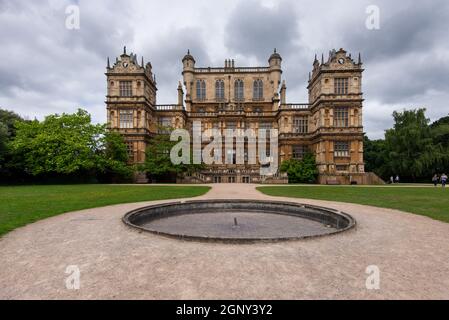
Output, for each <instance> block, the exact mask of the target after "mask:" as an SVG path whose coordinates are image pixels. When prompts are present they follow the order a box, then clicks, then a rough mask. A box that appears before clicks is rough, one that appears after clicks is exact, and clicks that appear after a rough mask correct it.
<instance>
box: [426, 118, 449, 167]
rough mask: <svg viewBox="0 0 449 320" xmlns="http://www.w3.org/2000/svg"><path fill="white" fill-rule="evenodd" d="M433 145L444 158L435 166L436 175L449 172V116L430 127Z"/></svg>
mask: <svg viewBox="0 0 449 320" xmlns="http://www.w3.org/2000/svg"><path fill="white" fill-rule="evenodd" d="M430 128H431V132H432V137H433V143H434V144H435V145H436V146H437V147H438V148H439V149H440V150H441V153H442V156H441V157H440V159H439V161H438V163H437V164H436V165H435V173H443V172H447V171H449V170H448V168H449V116H447V117H443V118H441V119H439V120H437V121H435V122H434V123H432V125H431V126H430Z"/></svg>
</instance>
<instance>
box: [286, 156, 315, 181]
mask: <svg viewBox="0 0 449 320" xmlns="http://www.w3.org/2000/svg"><path fill="white" fill-rule="evenodd" d="M280 170H281V172H286V173H287V175H288V181H289V183H315V182H316V179H317V176H318V170H317V167H316V161H315V156H314V155H313V154H311V153H307V154H305V155H304V157H303V159H302V160H297V159H290V160H286V161H284V162H282V164H281V169H280Z"/></svg>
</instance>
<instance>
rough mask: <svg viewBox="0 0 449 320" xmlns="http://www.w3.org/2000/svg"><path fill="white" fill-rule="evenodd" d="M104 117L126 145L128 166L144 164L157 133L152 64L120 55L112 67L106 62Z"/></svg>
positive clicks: (124, 53) (131, 55) (125, 54)
mask: <svg viewBox="0 0 449 320" xmlns="http://www.w3.org/2000/svg"><path fill="white" fill-rule="evenodd" d="M106 77H107V96H106V105H107V115H108V126H109V128H110V130H114V131H118V132H120V134H122V135H123V136H124V138H125V141H126V144H127V146H128V154H129V159H130V163H133V164H139V163H143V162H144V161H145V149H146V145H147V142H148V140H149V139H150V138H151V136H153V135H154V134H156V131H157V125H156V124H157V119H156V91H157V88H156V80H155V77H154V76H153V73H152V70H151V63H147V64H146V65H145V64H144V60H143V57H142V61H141V63H140V64H139V63H138V62H137V56H136V55H135V54H132V53H131V54H127V53H126V47H125V48H124V50H123V54H122V55H121V56H120V57H119V58H117V59H116V61H115V63H114V65H113V66H112V67H111V65H110V62H109V58H108V63H107V72H106Z"/></svg>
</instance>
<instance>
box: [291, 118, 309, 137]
mask: <svg viewBox="0 0 449 320" xmlns="http://www.w3.org/2000/svg"><path fill="white" fill-rule="evenodd" d="M293 132H294V133H307V132H309V120H308V118H307V117H296V118H293Z"/></svg>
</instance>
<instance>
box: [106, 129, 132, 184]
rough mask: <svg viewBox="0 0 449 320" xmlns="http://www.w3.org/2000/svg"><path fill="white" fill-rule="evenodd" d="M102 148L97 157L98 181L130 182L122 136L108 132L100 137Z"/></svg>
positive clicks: (126, 153) (130, 170)
mask: <svg viewBox="0 0 449 320" xmlns="http://www.w3.org/2000/svg"><path fill="white" fill-rule="evenodd" d="M102 143H104V146H103V148H101V150H102V152H101V156H100V157H99V159H100V160H99V161H101V162H102V163H100V165H99V174H98V177H99V179H100V181H105V182H119V181H125V180H131V176H132V173H133V170H132V168H131V167H130V166H129V165H128V160H129V159H128V151H127V148H126V144H125V140H124V139H123V136H122V135H120V134H119V133H117V132H113V131H108V132H106V133H105V134H104V136H103V137H102Z"/></svg>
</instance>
